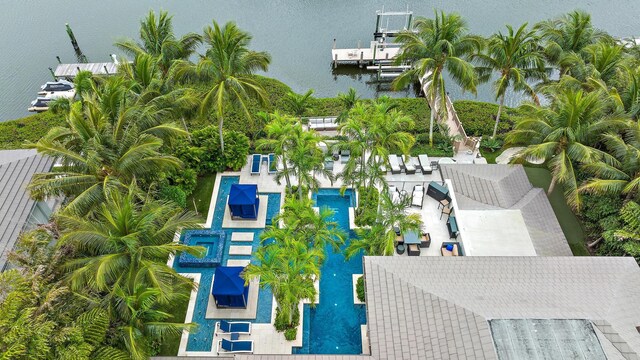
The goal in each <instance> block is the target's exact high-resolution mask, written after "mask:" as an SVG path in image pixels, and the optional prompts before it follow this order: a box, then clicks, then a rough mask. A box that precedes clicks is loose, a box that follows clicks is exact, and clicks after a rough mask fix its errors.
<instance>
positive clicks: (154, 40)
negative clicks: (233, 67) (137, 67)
mask: <svg viewBox="0 0 640 360" xmlns="http://www.w3.org/2000/svg"><path fill="white" fill-rule="evenodd" d="M201 42H202V37H201V36H200V35H198V34H196V33H188V34H185V35H183V36H182V37H181V38H180V39H178V38H177V37H176V35H175V34H174V32H173V19H172V16H169V13H167V12H166V11H160V14H159V15H158V16H156V14H155V12H153V10H152V11H149V14H148V15H147V17H146V18H145V19H143V20H142V21H140V42H138V43H136V42H135V41H134V40H131V39H127V40H123V41H118V42H116V44H115V45H116V46H117V47H118V48H120V49H122V50H123V51H125V52H127V53H129V54H130V55H133V56H137V55H141V54H147V55H151V56H152V57H153V58H154V59H155V60H156V62H157V64H158V66H159V67H160V69H161V70H162V73H163V74H164V75H166V74H167V72H168V71H169V68H170V67H171V64H172V63H173V61H175V60H187V59H189V57H190V56H191V55H193V54H194V52H195V50H196V48H197V47H198V45H200V43H201Z"/></svg>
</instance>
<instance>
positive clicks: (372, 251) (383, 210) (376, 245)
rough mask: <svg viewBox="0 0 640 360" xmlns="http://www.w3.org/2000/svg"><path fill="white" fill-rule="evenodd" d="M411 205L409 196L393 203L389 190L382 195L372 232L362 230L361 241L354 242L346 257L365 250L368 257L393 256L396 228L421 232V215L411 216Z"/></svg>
mask: <svg viewBox="0 0 640 360" xmlns="http://www.w3.org/2000/svg"><path fill="white" fill-rule="evenodd" d="M410 203H411V198H410V197H408V196H402V197H400V201H395V202H394V201H393V199H392V197H391V195H390V194H389V192H388V190H387V191H383V192H382V193H381V194H380V204H379V210H378V217H377V219H376V222H375V224H374V225H373V226H372V228H371V230H370V231H366V230H360V231H359V233H358V234H359V239H356V240H352V241H351V243H350V244H349V246H347V249H346V250H345V256H346V257H347V258H349V257H351V256H354V255H356V254H358V253H359V252H360V251H361V250H364V252H365V254H366V255H371V256H380V255H387V256H389V255H393V248H394V242H395V240H396V233H395V230H394V227H397V228H398V229H400V231H401V232H403V233H404V232H406V231H419V230H420V228H421V227H422V218H421V216H420V214H415V213H414V214H409V213H408V212H407V209H408V208H409V206H410Z"/></svg>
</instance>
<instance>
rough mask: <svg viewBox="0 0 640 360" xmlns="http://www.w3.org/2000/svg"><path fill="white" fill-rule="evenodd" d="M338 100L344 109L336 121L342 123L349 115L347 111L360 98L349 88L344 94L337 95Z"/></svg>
mask: <svg viewBox="0 0 640 360" xmlns="http://www.w3.org/2000/svg"><path fill="white" fill-rule="evenodd" d="M338 99H339V100H340V103H342V106H343V107H344V110H343V111H342V112H341V113H340V116H338V121H339V122H342V121H343V120H344V119H346V118H347V116H348V115H349V111H351V109H352V108H353V107H354V106H356V104H357V103H358V102H359V101H360V96H358V93H357V92H356V89H354V88H352V87H350V88H349V91H347V92H346V93H338Z"/></svg>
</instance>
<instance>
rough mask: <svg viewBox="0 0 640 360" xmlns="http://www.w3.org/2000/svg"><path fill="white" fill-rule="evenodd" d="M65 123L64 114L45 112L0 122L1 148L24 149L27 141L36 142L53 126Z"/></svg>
mask: <svg viewBox="0 0 640 360" xmlns="http://www.w3.org/2000/svg"><path fill="white" fill-rule="evenodd" d="M62 124H64V115H57V114H54V113H53V112H48V111H47V112H43V113H39V114H35V115H30V116H27V117H24V118H21V119H16V120H12V121H6V122H2V123H0V149H1V150H9V149H24V146H25V144H26V143H35V142H37V141H38V140H40V138H42V137H43V136H44V135H45V134H46V133H47V132H48V131H49V130H50V129H51V128H54V127H56V126H61V125H62Z"/></svg>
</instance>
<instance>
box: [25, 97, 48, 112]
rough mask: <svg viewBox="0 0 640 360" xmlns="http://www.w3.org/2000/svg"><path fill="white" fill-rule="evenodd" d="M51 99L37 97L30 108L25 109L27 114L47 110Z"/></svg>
mask: <svg viewBox="0 0 640 360" xmlns="http://www.w3.org/2000/svg"><path fill="white" fill-rule="evenodd" d="M52 100H53V99H49V98H45V97H38V98H37V99H35V100H33V101H32V102H31V106H30V107H29V108H28V109H27V110H28V111H29V112H43V111H47V110H49V102H50V101H52Z"/></svg>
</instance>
